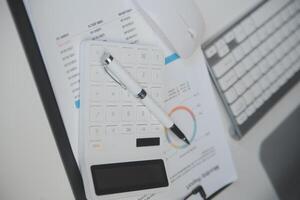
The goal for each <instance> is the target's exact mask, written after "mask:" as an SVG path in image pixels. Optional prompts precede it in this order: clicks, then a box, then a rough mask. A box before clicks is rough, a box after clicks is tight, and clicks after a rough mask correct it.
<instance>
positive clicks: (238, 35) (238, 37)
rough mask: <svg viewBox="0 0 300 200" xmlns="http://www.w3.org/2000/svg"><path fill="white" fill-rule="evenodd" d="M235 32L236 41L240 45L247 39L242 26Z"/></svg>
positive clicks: (237, 27) (236, 28)
mask: <svg viewBox="0 0 300 200" xmlns="http://www.w3.org/2000/svg"><path fill="white" fill-rule="evenodd" d="M233 32H234V34H235V40H236V41H237V42H238V43H240V42H242V41H243V40H244V39H245V38H246V37H247V36H246V33H245V31H244V29H243V28H242V26H241V25H238V26H236V27H235V29H234V30H233Z"/></svg>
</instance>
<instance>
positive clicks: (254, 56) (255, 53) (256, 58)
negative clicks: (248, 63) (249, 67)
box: [249, 50, 262, 65]
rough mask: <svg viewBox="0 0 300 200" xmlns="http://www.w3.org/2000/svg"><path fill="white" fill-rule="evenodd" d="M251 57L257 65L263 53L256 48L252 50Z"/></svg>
mask: <svg viewBox="0 0 300 200" xmlns="http://www.w3.org/2000/svg"><path fill="white" fill-rule="evenodd" d="M249 57H250V58H251V60H252V62H253V63H254V65H255V64H256V63H258V61H260V59H261V58H262V55H261V53H259V52H258V50H255V51H252V52H251V54H250V55H249Z"/></svg>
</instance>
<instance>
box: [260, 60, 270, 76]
mask: <svg viewBox="0 0 300 200" xmlns="http://www.w3.org/2000/svg"><path fill="white" fill-rule="evenodd" d="M257 67H258V68H259V69H260V71H261V73H262V74H265V73H266V72H267V71H268V69H269V64H268V63H267V62H266V61H265V60H263V61H261V62H260V63H259V64H258V65H257Z"/></svg>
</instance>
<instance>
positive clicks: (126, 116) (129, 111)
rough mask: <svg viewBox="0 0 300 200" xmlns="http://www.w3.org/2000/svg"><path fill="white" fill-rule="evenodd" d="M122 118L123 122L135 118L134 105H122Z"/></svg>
mask: <svg viewBox="0 0 300 200" xmlns="http://www.w3.org/2000/svg"><path fill="white" fill-rule="evenodd" d="M122 120H123V121H125V122H129V121H134V120H135V108H134V106H123V107H122Z"/></svg>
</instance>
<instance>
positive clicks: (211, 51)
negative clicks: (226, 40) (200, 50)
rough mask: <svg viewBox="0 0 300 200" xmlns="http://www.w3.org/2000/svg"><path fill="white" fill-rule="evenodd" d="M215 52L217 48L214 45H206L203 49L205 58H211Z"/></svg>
mask: <svg viewBox="0 0 300 200" xmlns="http://www.w3.org/2000/svg"><path fill="white" fill-rule="evenodd" d="M216 54H217V48H216V47H215V46H214V45H212V46H210V47H208V48H207V49H206V50H205V55H206V57H207V58H212V57H213V56H214V55H216Z"/></svg>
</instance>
